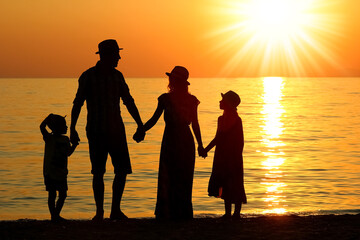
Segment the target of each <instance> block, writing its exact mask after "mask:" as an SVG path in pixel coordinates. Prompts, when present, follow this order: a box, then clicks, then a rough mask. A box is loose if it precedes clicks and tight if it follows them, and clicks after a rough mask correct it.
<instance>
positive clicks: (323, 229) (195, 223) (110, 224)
mask: <svg viewBox="0 0 360 240" xmlns="http://www.w3.org/2000/svg"><path fill="white" fill-rule="evenodd" d="M0 239H2V240H7V239H39V240H41V239H104V240H112V239H117V240H118V239H157V240H158V239H207V240H209V239H317V240H320V239H321V240H322V239H337V240H339V239H354V240H355V239H356V240H357V239H360V214H357V215H326V216H265V217H256V218H242V219H240V220H223V219H219V218H195V219H193V220H191V221H186V222H159V221H156V220H155V219H153V218H148V219H128V220H125V221H117V222H114V221H110V220H106V219H105V220H104V221H103V222H100V223H97V222H92V221H90V220H68V221H66V222H62V223H52V222H50V221H46V220H29V219H20V220H16V221H0Z"/></svg>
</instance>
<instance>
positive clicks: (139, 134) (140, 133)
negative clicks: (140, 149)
mask: <svg viewBox="0 0 360 240" xmlns="http://www.w3.org/2000/svg"><path fill="white" fill-rule="evenodd" d="M145 135H146V133H145V130H144V127H138V128H137V130H136V132H135V134H134V136H133V139H134V140H135V141H136V142H137V143H139V142H141V141H143V140H144V138H145Z"/></svg>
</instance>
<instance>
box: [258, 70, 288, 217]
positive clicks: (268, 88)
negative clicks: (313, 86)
mask: <svg viewBox="0 0 360 240" xmlns="http://www.w3.org/2000/svg"><path fill="white" fill-rule="evenodd" d="M263 85H264V95H263V100H264V108H263V110H262V112H261V113H262V114H263V115H264V125H263V126H262V128H263V130H264V133H263V136H262V143H263V145H264V146H265V149H264V150H263V151H262V153H263V155H264V161H262V163H261V165H262V169H263V170H265V174H264V177H263V178H262V179H261V184H262V185H264V186H265V190H266V192H265V196H264V198H263V201H264V202H265V203H266V204H267V206H268V209H266V210H264V211H263V213H272V214H284V213H286V212H287V210H286V206H287V205H286V196H285V194H284V188H285V187H286V184H285V183H283V182H282V177H283V176H284V173H283V171H282V170H281V166H282V165H283V164H284V162H285V158H284V155H285V154H284V152H282V151H281V149H280V148H281V147H282V146H284V145H285V143H284V142H282V141H281V139H280V136H281V134H282V132H283V130H284V128H283V123H282V122H281V116H282V114H283V113H284V109H283V106H282V105H281V97H282V88H283V85H284V79H283V78H281V77H266V78H264V80H263Z"/></svg>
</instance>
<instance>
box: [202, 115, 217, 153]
mask: <svg viewBox="0 0 360 240" xmlns="http://www.w3.org/2000/svg"><path fill="white" fill-rule="evenodd" d="M219 126H220V117H219V118H218V126H217V129H216V134H215V137H214V139H213V140H212V141H211V142H210V143H209V145H207V147H206V148H205V153H208V152H209V151H210V150H211V149H212V148H213V147H215V145H216V139H217V136H218V133H219Z"/></svg>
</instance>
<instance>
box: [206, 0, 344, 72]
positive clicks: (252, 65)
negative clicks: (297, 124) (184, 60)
mask: <svg viewBox="0 0 360 240" xmlns="http://www.w3.org/2000/svg"><path fill="white" fill-rule="evenodd" d="M338 2H339V0H237V1H236V0H227V1H222V2H221V4H222V6H221V7H219V6H218V7H217V14H218V15H220V16H219V18H218V19H219V22H220V21H222V22H223V24H222V25H220V26H222V27H220V28H218V29H217V31H215V32H212V33H211V37H218V39H219V41H218V44H217V45H216V47H215V48H214V49H213V51H217V52H220V53H221V51H223V52H226V51H227V53H228V55H229V56H230V57H228V59H229V60H228V62H227V64H225V67H224V69H222V73H221V74H226V73H229V72H231V71H232V70H234V69H236V68H239V67H243V66H244V64H246V69H248V70H250V71H252V72H254V71H257V72H258V74H259V75H261V76H269V75H277V76H284V75H295V76H303V75H306V74H309V72H312V73H314V72H318V73H320V72H323V71H324V69H322V66H323V65H326V64H328V65H330V66H333V67H338V66H339V64H338V63H337V62H336V61H335V59H336V57H335V55H334V52H333V51H332V50H333V48H334V39H339V38H340V37H341V34H340V33H339V27H340V24H339V21H338V20H337V19H338V18H339V16H337V15H336V4H338Z"/></svg>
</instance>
